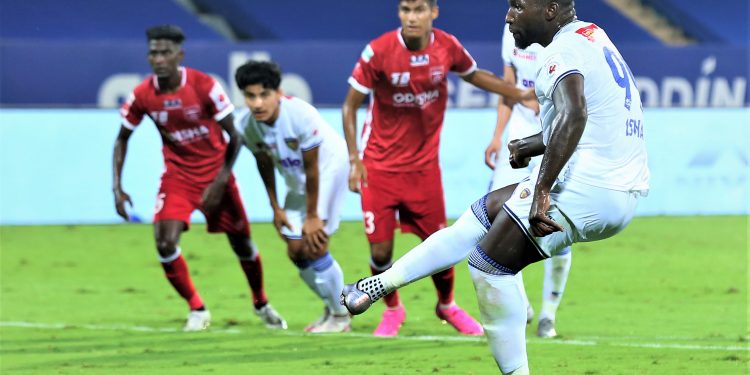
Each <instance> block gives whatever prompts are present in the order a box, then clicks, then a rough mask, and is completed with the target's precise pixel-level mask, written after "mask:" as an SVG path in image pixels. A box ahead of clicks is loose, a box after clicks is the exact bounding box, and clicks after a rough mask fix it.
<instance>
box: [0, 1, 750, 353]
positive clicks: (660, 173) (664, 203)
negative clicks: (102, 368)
mask: <svg viewBox="0 0 750 375" xmlns="http://www.w3.org/2000/svg"><path fill="white" fill-rule="evenodd" d="M716 3H717V2H716V1H709V0H691V1H678V0H638V1H624V0H601V1H600V0H580V1H577V9H578V15H579V19H582V20H589V21H594V22H596V23H597V24H598V25H600V26H601V27H603V28H604V29H605V30H606V31H607V32H608V34H609V35H610V37H611V38H612V39H613V41H614V42H615V44H616V45H617V46H618V48H619V49H620V51H621V53H622V54H623V56H624V57H625V59H626V60H627V61H628V64H629V65H630V68H631V70H632V71H633V72H634V74H635V76H636V80H637V83H638V87H639V89H640V90H641V95H642V97H643V99H644V106H645V107H646V108H645V116H646V137H647V144H648V148H649V157H650V163H651V171H652V191H651V194H650V195H649V197H648V198H647V199H645V200H644V201H643V202H642V204H641V205H640V206H639V211H638V212H639V215H640V216H660V215H669V216H680V217H683V218H675V219H676V220H678V222H680V223H684V222H683V221H679V220H688V221H690V220H702V219H694V218H689V217H688V218H684V216H692V215H701V216H702V215H735V216H734V217H735V218H737V217H739V218H741V220H740V221H741V224H740V225H739V228H740V231H743V230H744V233H740V238H741V239H742V240H741V241H740V242H739V245H740V252H739V258H732V259H726V262H728V263H732V262H735V263H738V264H739V267H741V269H742V272H741V273H742V275H744V281H747V280H748V279H747V251H748V223H747V215H748V214H750V182H749V180H748V178H750V148H749V147H748V146H747V140H748V139H750V130H748V127H749V126H750V95H749V89H748V85H747V81H748V78H749V77H750V67H749V65H748V55H749V52H750V49H749V48H750V47H749V46H748V37H749V32H748V19H749V18H750V10H749V9H748V2H747V1H744V0H728V1H722V2H721V6H714V4H716ZM623 4H624V5H623ZM439 5H440V11H441V14H440V17H439V18H438V19H437V20H436V22H435V26H436V27H438V28H441V29H444V30H446V31H448V32H450V33H453V34H455V35H456V36H457V37H458V38H459V39H460V40H461V41H462V42H463V43H464V45H465V46H466V47H467V49H468V50H469V51H470V52H471V53H472V55H473V56H474V57H475V59H476V60H477V61H478V63H479V66H480V67H482V68H485V69H488V70H492V71H494V72H496V73H499V72H500V71H501V60H500V47H501V45H500V40H501V30H502V26H503V19H504V12H505V10H506V9H507V5H506V3H505V2H504V1H494V0H470V1H467V0H461V1H459V0H440V2H439ZM636 5H639V6H644V7H645V8H643V9H641V8H637V7H636ZM634 14H635V15H636V16H633V15H634ZM650 18H654V19H655V20H654V21H653V24H651V25H650V26H647V27H646V28H654V30H661V31H654V30H651V31H650V32H649V31H646V29H645V27H644V26H643V24H645V23H647V22H646V21H645V20H646V19H650ZM162 23H174V24H177V25H179V26H181V27H182V28H183V30H184V31H185V33H186V35H187V38H188V39H187V41H186V43H185V50H186V58H185V62H184V64H185V65H186V66H190V67H193V68H197V69H200V70H203V71H206V72H209V73H211V74H212V75H214V76H215V77H216V78H217V79H219V80H220V81H221V82H222V83H223V84H224V86H225V88H227V90H230V91H231V96H232V99H233V101H234V102H235V104H236V105H237V106H238V108H241V107H242V106H243V103H242V98H241V95H240V94H239V92H238V91H237V90H236V88H235V87H234V83H233V79H232V72H233V71H234V68H235V67H237V66H239V65H240V64H242V63H243V62H244V61H245V60H246V59H248V58H255V59H273V60H274V61H277V62H278V63H279V64H280V65H281V66H282V69H283V70H284V72H285V77H284V82H283V87H284V89H285V90H286V92H287V93H289V94H292V95H296V96H299V97H301V98H303V99H305V100H308V101H310V102H311V103H313V104H315V105H316V106H318V107H319V108H321V111H322V113H323V115H324V116H325V117H326V118H327V119H328V120H329V122H330V124H331V125H332V126H333V128H334V129H336V130H338V131H341V122H340V111H339V107H340V105H341V101H342V100H343V98H344V96H345V93H346V90H347V87H348V86H347V83H346V79H347V77H348V76H349V73H350V72H351V68H352V67H353V64H354V62H355V61H356V58H357V56H358V55H359V53H360V51H361V50H362V48H363V47H364V45H365V44H366V43H367V42H368V41H369V40H370V39H372V38H374V37H376V36H377V35H380V34H381V33H382V32H385V31H387V30H390V29H393V28H396V27H397V26H398V19H397V17H396V6H395V1H368V2H359V1H348V2H342V1H333V0H318V1H295V0H275V1H267V2H262V1H249V0H213V1H211V0H176V1H171V0H152V1H149V0H129V1H114V0H99V1H94V0H67V1H54V0H30V1H12V0H0V226H1V227H0V229H2V232H0V234H4V235H0V252H2V253H3V260H4V261H5V265H4V267H8V268H3V269H4V270H6V271H5V274H4V277H2V279H0V282H1V283H2V286H3V293H4V295H5V296H4V297H3V299H2V301H3V302H4V303H5V306H4V307H3V308H2V309H0V313H3V314H4V315H3V317H2V318H5V317H7V316H8V315H9V313H8V312H9V311H11V312H13V311H15V310H8V309H10V307H9V306H11V305H10V304H9V303H8V302H18V300H15V299H12V298H13V296H15V295H14V294H12V293H11V294H9V293H8V290H10V289H6V287H7V286H9V285H11V284H14V285H15V284H16V283H19V280H21V278H20V277H15V276H9V275H15V274H14V273H9V272H8V271H7V270H13V269H14V268H13V267H16V266H12V265H9V264H10V263H9V259H12V261H13V262H15V258H14V256H17V255H18V253H20V251H19V250H24V249H25V248H26V247H27V246H32V244H33V243H35V242H34V240H36V241H39V238H36V239H34V238H28V239H25V240H20V241H21V242H13V241H14V239H15V238H16V237H15V235H14V234H13V233H15V232H13V229H12V228H19V227H16V226H17V225H23V226H24V227H23V229H19V230H21V232H22V233H30V235H29V236H31V237H35V235H34V233H37V232H36V230H37V229H35V228H33V227H26V226H28V225H39V224H113V223H119V222H120V221H121V220H120V219H119V218H118V217H117V216H116V214H115V212H114V207H113V198H112V194H111V164H112V163H111V156H112V145H113V141H114V138H115V136H116V134H117V131H118V128H119V122H120V121H119V115H118V111H117V107H118V105H119V103H121V102H122V100H123V99H124V98H125V96H126V95H127V94H128V93H129V92H130V90H131V89H132V88H133V87H134V86H135V85H136V84H137V83H138V82H139V81H140V80H142V79H143V78H144V77H145V76H146V75H147V74H148V73H149V67H148V64H147V62H146V41H145V35H144V30H145V29H146V28H147V27H149V26H153V25H156V24H162ZM665 27H666V29H667V31H664V28H665ZM449 79H450V86H449V105H450V109H449V110H448V112H447V115H446V121H445V127H444V131H443V137H442V145H441V165H442V167H443V179H444V182H445V190H446V203H447V209H448V215H449V217H452V218H455V217H457V216H458V215H459V214H460V213H461V212H463V210H464V209H465V208H466V207H467V206H468V204H469V203H471V202H472V201H473V200H474V199H475V198H476V197H478V196H480V195H481V194H482V193H483V192H485V190H486V188H487V186H488V184H489V180H490V175H491V172H490V171H489V169H487V168H486V167H485V166H484V163H483V151H484V148H485V147H486V143H487V141H488V140H489V137H490V136H491V134H492V130H493V126H494V123H495V109H494V105H495V100H496V98H495V97H494V96H492V95H488V94H486V93H484V92H481V91H479V90H477V89H475V88H473V87H472V86H470V85H468V84H465V83H464V82H462V81H461V80H459V79H457V78H456V77H455V76H450V77H449ZM359 118H360V120H361V119H363V118H364V116H363V115H360V116H359ZM143 125H144V126H142V128H141V129H139V130H138V131H137V132H136V133H135V134H134V136H133V138H132V140H131V142H130V146H129V153H128V159H127V162H126V165H125V171H124V189H125V191H127V192H128V193H130V194H131V195H132V197H133V200H134V203H135V207H134V208H133V213H135V214H136V215H137V216H138V217H139V218H140V219H141V220H142V221H144V222H150V219H151V214H152V207H153V203H154V198H155V195H156V189H157V186H158V178H159V174H160V173H161V171H162V168H163V165H162V163H161V152H160V140H159V138H158V134H157V132H156V131H155V130H154V128H153V125H152V124H151V123H150V121H148V120H147V121H144V124H143ZM360 126H361V124H360ZM235 172H236V174H237V175H238V178H239V181H240V184H241V190H242V194H243V197H244V199H245V203H246V206H247V209H248V211H249V215H250V218H251V221H252V222H254V223H258V222H265V221H268V220H269V218H270V214H271V213H270V210H269V209H268V204H267V199H266V195H265V192H264V191H263V187H262V184H261V182H260V179H259V178H258V176H257V172H256V171H255V166H254V161H253V160H252V157H251V156H250V155H249V153H248V152H247V151H242V152H241V156H240V159H239V160H238V162H237V165H236V166H235ZM280 190H283V188H280ZM344 216H345V219H348V220H360V209H359V200H358V198H357V196H356V195H353V194H350V195H349V197H348V201H347V206H346V209H345V212H344ZM194 219H195V220H196V221H202V217H201V215H200V214H197V213H196V215H195V217H194ZM655 219H656V218H655ZM649 220H650V219H647V220H646V221H642V222H640V223H654V222H652V221H649ZM718 220H719V221H718V222H719V223H725V222H726V221H722V220H725V219H718ZM731 220H733V219H730V221H731ZM732 223H735V224H733V225H735V226H727V228H736V221H732ZM355 224H358V223H355ZM643 225H648V224H641V227H642V226H643ZM43 228H44V227H42V229H39V230H40V231H43V230H44V229H43ZM113 228H121V230H120V233H121V235H120V236H119V237H117V238H120V239H121V240H122V238H127V237H123V235H122V233H132V232H135V231H137V232H138V236H142V237H143V243H142V244H141V245H140V247H143V251H142V253H148V251H147V249H149V246H151V245H150V243H149V242H147V241H148V240H149V239H150V238H149V237H148V236H150V234H149V231H148V230H138V229H133V228H128V229H126V228H124V227H119V226H118V227H113ZM134 228H135V227H134ZM354 228H358V227H356V226H355V227H354ZM659 228H661V227H659ZM664 228H665V229H664V230H666V231H669V230H670V229H671V230H672V231H673V232H675V233H680V231H685V232H684V233H686V234H685V236H687V235H688V233H690V230H689V229H685V228H696V227H694V226H682V224H680V225H675V226H671V225H667V226H665V227H664ZM697 228H700V227H699V226H698V227H697ZM704 228H705V227H704ZM715 229H716V230H717V228H714V229H711V228H707V232H706V233H709V232H708V231H713V230H715ZM56 230H57V229H52V231H56ZM85 230H88V229H85ZM85 230H84V231H85ZM693 232H695V230H693ZM39 233H47V232H39ZM260 233H267V234H269V235H271V236H273V234H272V232H270V231H265V232H263V231H261V232H260ZM636 233H641V232H638V229H636ZM693 234H695V233H693ZM736 234H737V233H734V235H736ZM45 235H46V234H43V235H42V236H45ZM66 235H67V234H66ZM202 235H203V234H200V233H199V234H197V236H202ZM360 235H361V232H357V231H355V232H354V235H353V236H355V238H358V239H359V240H361V241H360V242H363V241H364V240H363V239H361V238H359V237H363V236H360ZM678 236H679V234H678ZM701 236H705V237H707V238H710V235H709V234H698V237H701ZM645 237H647V238H651V237H649V236H648V235H647V236H645ZM656 237H657V238H658V237H659V236H656ZM720 237H723V238H728V237H729V236H728V235H727V236H724V235H720ZM112 238H115V235H114V234H112ZM139 238H140V237H139ZM733 238H734V237H733ZM9 239H10V240H9ZM124 241H129V240H124ZM733 244H735V245H736V244H737V243H736V242H735V243H733ZM649 245H650V244H649ZM216 246H225V245H224V244H223V243H219V244H218V245H216ZM358 246H359V245H358ZM660 246H662V245H661V244H659V245H658V246H655V247H660ZM717 246H721V245H717ZM9 249H12V251H15V252H16V254H11V253H10V252H9ZM712 250H713V249H712ZM735 250H736V249H735ZM626 254H627V252H626ZM148 255H150V253H148V254H146V255H144V258H148ZM588 255H589V254H587V256H588ZM582 258H583V257H582ZM592 258H593V259H595V256H593V255H592ZM149 259H150V258H149ZM23 262H25V261H24V260H23V258H22V260H21V261H20V263H18V267H21V266H23ZM574 263H575V262H574ZM13 264H15V263H13ZM139 264H140V263H139ZM144 264H149V265H152V266H154V267H156V266H155V265H154V264H155V263H154V262H153V260H152V262H151V263H144ZM191 264H192V263H191ZM623 267H626V266H623ZM95 268H96V266H95V265H93V264H92V265H91V269H95ZM574 268H576V266H574ZM18 269H19V270H23V268H18ZM88 271H89V269H86V270H85V271H84V272H88ZM19 272H20V271H19ZM38 272H40V273H42V274H44V273H45V272H46V271H45V270H44V269H40V270H38ZM575 273H576V271H575V270H574V271H573V273H572V274H575ZM727 274H728V273H727ZM348 276H349V278H351V275H348ZM14 277H15V278H14ZM149 277H150V278H149V280H150V281H148V282H146V284H148V283H160V282H162V280H160V279H159V278H158V277H159V276H158V275H155V274H154V275H149ZM572 277H575V275H573V276H572ZM464 281H465V280H464ZM735 281H736V280H735ZM274 282H275V281H274V280H270V281H268V283H269V284H271V285H272V284H273V283H274ZM733 282H734V281H733ZM164 284H165V285H160V286H161V287H163V288H162V289H160V291H162V290H163V291H164V293H162V294H166V293H167V292H166V288H167V285H166V283H164ZM295 285H296V284H295ZM722 285H723V284H722ZM740 289H741V291H740V292H741V294H742V293H745V294H746V293H747V289H746V288H745V287H744V285H742V286H741V287H740ZM729 290H730V291H731V290H733V289H732V288H730V289H729ZM428 292H429V291H428ZM430 293H431V292H430ZM731 293H735V292H731ZM7 296H11V299H8V298H9V297H7ZM469 297H471V296H470V295H469ZM743 298H744V300H743V301H745V302H744V306H745V309H744V315H743V316H745V317H747V302H746V301H747V296H746V295H745V296H744V297H743ZM581 300H583V299H582V298H581ZM469 301H471V299H469ZM21 303H22V304H23V301H21ZM103 303H105V304H106V303H107V301H104V302H103ZM171 304H172V305H174V301H172V303H171ZM563 304H565V302H564V303H563ZM582 304H583V303H582ZM282 307H283V306H282ZM14 308H15V309H18V308H19V307H17V306H16V307H14ZM574 308H575V307H571V309H574ZM736 312H737V311H734V312H733V313H736ZM10 315H13V314H12V313H11V314H10ZM732 316H736V314H735V315H732ZM40 320H45V319H40ZM45 321H46V320H45ZM53 321H54V320H53ZM592 325H595V324H593V323H592ZM744 327H745V329H744V332H745V336H744V337H745V339H744V341H743V339H742V337H741V338H740V341H741V342H744V343H745V344H742V345H744V346H743V348H744V349H740V350H743V351H744V352H743V354H744V355H745V357H743V358H745V359H744V361H745V363H746V361H747V359H746V353H747V344H746V343H747V320H745V322H744ZM0 332H3V331H0ZM5 332H6V333H7V332H8V331H5ZM41 342H43V341H41ZM5 345H6V348H7V345H8V342H7V341H5ZM11 347H12V346H11ZM0 349H1V348H0ZM477 350H479V351H480V352H481V353H482V354H481V355H483V356H486V355H487V353H486V352H487V350H486V348H479V349H477ZM0 353H3V352H2V351H1V350H0ZM5 353H7V352H5ZM6 358H7V357H6ZM727 358H733V357H731V356H729V357H727Z"/></svg>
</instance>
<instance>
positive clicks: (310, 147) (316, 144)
mask: <svg viewBox="0 0 750 375" xmlns="http://www.w3.org/2000/svg"><path fill="white" fill-rule="evenodd" d="M321 144H323V141H320V142H318V143H314V144H312V145H310V146H307V147H300V150H302V151H310V150H312V149H314V148H317V147H320V145H321Z"/></svg>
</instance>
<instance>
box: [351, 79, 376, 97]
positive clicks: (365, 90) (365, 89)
mask: <svg viewBox="0 0 750 375" xmlns="http://www.w3.org/2000/svg"><path fill="white" fill-rule="evenodd" d="M348 82H349V85H351V86H352V88H354V89H355V90H357V91H359V92H361V93H363V94H369V93H370V92H371V91H372V89H371V88H369V87H367V86H365V85H363V84H361V83H359V82H357V80H356V79H354V77H349V80H348Z"/></svg>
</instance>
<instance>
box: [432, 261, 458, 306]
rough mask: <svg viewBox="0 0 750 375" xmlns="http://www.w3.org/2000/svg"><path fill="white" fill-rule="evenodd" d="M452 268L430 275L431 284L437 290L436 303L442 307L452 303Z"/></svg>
mask: <svg viewBox="0 0 750 375" xmlns="http://www.w3.org/2000/svg"><path fill="white" fill-rule="evenodd" d="M453 279H454V272H453V267H451V268H448V269H447V270H445V271H440V272H438V273H436V274H434V275H432V282H433V283H434V284H435V289H437V294H438V301H440V303H441V304H443V305H448V304H451V303H453Z"/></svg>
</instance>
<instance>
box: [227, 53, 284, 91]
mask: <svg viewBox="0 0 750 375" xmlns="http://www.w3.org/2000/svg"><path fill="white" fill-rule="evenodd" d="M234 80H235V81H236V82H237V87H239V88H240V90H242V89H244V88H245V87H247V86H249V85H257V84H260V85H262V86H263V88H265V89H273V90H277V89H278V88H279V85H280V84H281V68H279V66H278V65H277V64H276V63H274V62H270V61H255V60H250V61H248V62H246V63H245V64H244V65H242V66H241V67H239V68H237V73H235V74H234Z"/></svg>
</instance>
